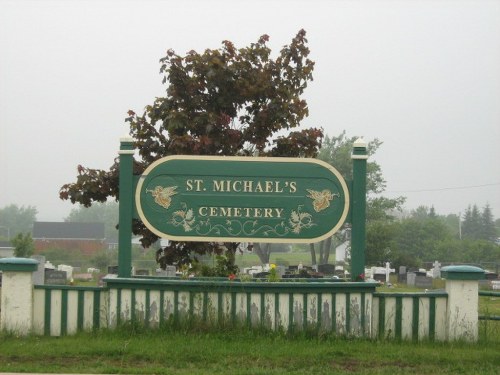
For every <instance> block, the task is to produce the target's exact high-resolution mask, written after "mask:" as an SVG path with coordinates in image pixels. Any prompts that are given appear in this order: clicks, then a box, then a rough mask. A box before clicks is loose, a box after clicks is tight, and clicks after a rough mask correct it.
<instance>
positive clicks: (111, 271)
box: [108, 266, 118, 275]
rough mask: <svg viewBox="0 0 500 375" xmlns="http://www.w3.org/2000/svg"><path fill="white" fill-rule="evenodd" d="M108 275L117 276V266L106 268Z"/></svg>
mask: <svg viewBox="0 0 500 375" xmlns="http://www.w3.org/2000/svg"><path fill="white" fill-rule="evenodd" d="M108 274H111V275H118V266H108Z"/></svg>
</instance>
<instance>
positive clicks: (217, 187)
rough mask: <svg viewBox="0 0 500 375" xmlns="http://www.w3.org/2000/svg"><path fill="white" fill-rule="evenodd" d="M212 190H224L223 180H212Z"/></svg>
mask: <svg viewBox="0 0 500 375" xmlns="http://www.w3.org/2000/svg"><path fill="white" fill-rule="evenodd" d="M213 191H224V181H216V180H214V186H213Z"/></svg>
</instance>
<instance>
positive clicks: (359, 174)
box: [351, 138, 368, 281]
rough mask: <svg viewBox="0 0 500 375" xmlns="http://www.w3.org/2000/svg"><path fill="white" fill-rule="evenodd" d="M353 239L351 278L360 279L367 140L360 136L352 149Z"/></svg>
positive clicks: (362, 256) (353, 279)
mask: <svg viewBox="0 0 500 375" xmlns="http://www.w3.org/2000/svg"><path fill="white" fill-rule="evenodd" d="M351 158H352V175H353V181H352V207H351V209H352V211H351V213H352V237H351V238H352V239H351V280H352V281H359V279H360V275H361V274H364V272H365V248H366V159H368V154H367V152H366V142H365V141H364V140H363V139H362V138H358V139H357V140H356V142H354V145H353V151H352V156H351Z"/></svg>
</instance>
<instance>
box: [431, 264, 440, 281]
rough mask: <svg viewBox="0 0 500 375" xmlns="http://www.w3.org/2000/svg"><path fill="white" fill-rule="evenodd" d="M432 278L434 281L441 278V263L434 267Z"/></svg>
mask: <svg viewBox="0 0 500 375" xmlns="http://www.w3.org/2000/svg"><path fill="white" fill-rule="evenodd" d="M432 277H433V278H434V279H440V278H441V263H439V262H438V261H437V260H436V261H435V262H434V264H433V267H432Z"/></svg>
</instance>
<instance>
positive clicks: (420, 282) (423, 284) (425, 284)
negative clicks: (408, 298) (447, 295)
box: [415, 275, 432, 289]
mask: <svg viewBox="0 0 500 375" xmlns="http://www.w3.org/2000/svg"><path fill="white" fill-rule="evenodd" d="M415 287H417V288H422V289H429V288H432V277H428V276H419V275H417V276H416V277H415Z"/></svg>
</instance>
